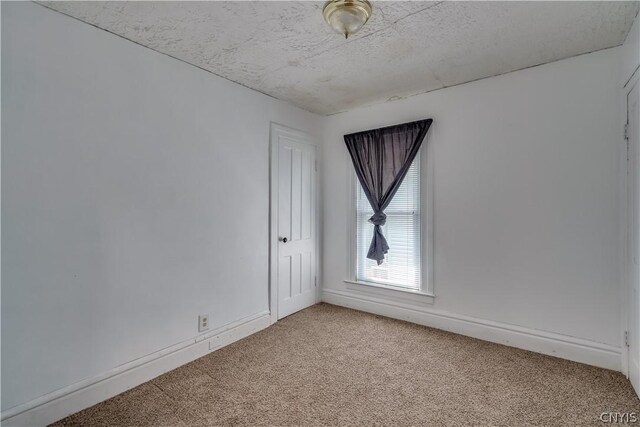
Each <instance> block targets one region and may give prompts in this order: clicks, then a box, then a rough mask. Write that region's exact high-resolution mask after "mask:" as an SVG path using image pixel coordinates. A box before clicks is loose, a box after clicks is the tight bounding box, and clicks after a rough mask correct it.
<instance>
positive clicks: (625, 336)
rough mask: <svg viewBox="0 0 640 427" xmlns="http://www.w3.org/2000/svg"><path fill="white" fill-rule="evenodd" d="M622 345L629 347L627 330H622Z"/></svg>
mask: <svg viewBox="0 0 640 427" xmlns="http://www.w3.org/2000/svg"><path fill="white" fill-rule="evenodd" d="M624 346H625V347H629V331H624Z"/></svg>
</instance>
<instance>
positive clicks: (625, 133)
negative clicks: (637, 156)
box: [624, 123, 629, 141]
mask: <svg viewBox="0 0 640 427" xmlns="http://www.w3.org/2000/svg"><path fill="white" fill-rule="evenodd" d="M624 139H626V140H627V141H628V140H629V123H625V124H624Z"/></svg>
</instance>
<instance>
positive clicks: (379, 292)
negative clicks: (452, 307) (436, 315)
mask: <svg viewBox="0 0 640 427" xmlns="http://www.w3.org/2000/svg"><path fill="white" fill-rule="evenodd" d="M344 283H346V285H347V289H350V290H353V291H358V292H360V293H363V294H367V295H371V296H377V297H382V298H387V299H390V300H395V301H399V302H408V303H414V304H415V303H416V302H418V303H425V304H433V300H434V299H435V295H434V294H432V293H429V292H424V291H422V290H414V289H402V288H397V287H395V286H389V285H383V284H379V283H372V282H361V281H357V280H345V281H344Z"/></svg>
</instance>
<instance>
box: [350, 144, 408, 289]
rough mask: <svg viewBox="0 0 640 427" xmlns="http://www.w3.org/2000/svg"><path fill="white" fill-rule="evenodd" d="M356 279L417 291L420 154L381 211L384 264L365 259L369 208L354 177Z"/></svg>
mask: <svg viewBox="0 0 640 427" xmlns="http://www.w3.org/2000/svg"><path fill="white" fill-rule="evenodd" d="M356 183H357V184H356V185H357V192H356V194H357V202H356V222H357V225H356V239H357V244H356V250H357V253H356V258H357V261H356V265H357V267H356V279H357V280H359V281H365V282H373V283H380V284H384V285H390V286H397V287H402V288H409V289H416V290H419V289H420V154H419V153H418V155H417V156H416V158H415V159H414V160H413V163H412V164H411V167H410V168H409V171H408V172H407V175H406V176H405V178H404V180H403V182H402V184H401V185H400V188H399V189H398V192H397V193H396V195H395V196H394V197H393V200H392V201H391V204H390V205H389V206H388V207H387V208H386V209H385V210H384V213H385V214H386V215H387V223H386V224H385V225H384V226H382V233H383V234H384V236H385V238H386V239H387V243H388V244H389V252H388V253H387V254H386V255H385V259H384V262H383V263H382V264H381V265H377V263H376V262H375V261H374V260H370V259H368V258H367V252H368V251H369V245H370V244H371V238H372V237H373V224H371V223H370V222H369V218H371V215H373V209H371V205H370V204H369V201H368V200H367V196H366V195H365V194H364V191H362V186H361V185H360V182H358V180H357V178H356Z"/></svg>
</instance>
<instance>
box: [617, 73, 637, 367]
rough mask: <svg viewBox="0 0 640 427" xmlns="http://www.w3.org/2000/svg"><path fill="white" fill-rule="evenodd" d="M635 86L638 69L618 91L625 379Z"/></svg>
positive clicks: (621, 335) (622, 324)
mask: <svg viewBox="0 0 640 427" xmlns="http://www.w3.org/2000/svg"><path fill="white" fill-rule="evenodd" d="M637 84H640V67H637V68H636V69H635V71H634V72H633V74H632V75H631V77H629V79H628V80H627V81H626V83H625V84H624V86H623V87H622V91H621V96H620V98H621V107H622V112H623V114H622V120H621V122H622V125H621V126H620V140H621V141H622V143H621V144H620V163H621V165H622V167H621V168H620V182H621V186H620V187H621V189H620V208H621V209H620V235H621V238H620V248H621V253H622V257H621V264H622V265H621V275H622V286H621V290H620V300H621V310H620V315H621V323H620V324H621V330H620V343H621V351H620V355H621V361H620V362H621V369H620V370H621V371H622V373H623V374H624V375H625V376H626V377H627V378H629V368H630V366H629V352H630V351H631V349H630V347H628V346H627V345H626V343H625V334H626V333H628V331H629V328H630V326H631V325H630V324H629V322H630V319H629V317H630V315H631V310H630V304H631V301H630V298H629V295H630V293H631V287H632V286H633V285H632V283H631V280H632V279H631V274H630V273H631V266H630V265H629V253H628V252H629V238H630V234H631V233H630V229H631V228H633V224H632V223H631V221H633V219H632V218H630V217H629V179H628V178H629V173H630V172H631V169H630V161H629V160H630V159H629V158H628V157H627V156H628V150H629V146H628V140H627V139H626V138H625V135H624V132H625V130H624V129H625V126H626V124H627V123H628V121H629V117H628V114H629V113H628V111H627V106H628V104H627V98H628V96H629V93H630V92H631V90H632V89H633V87H634V86H635V85H637ZM639 119H640V118H639ZM635 166H636V167H640V165H635Z"/></svg>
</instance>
